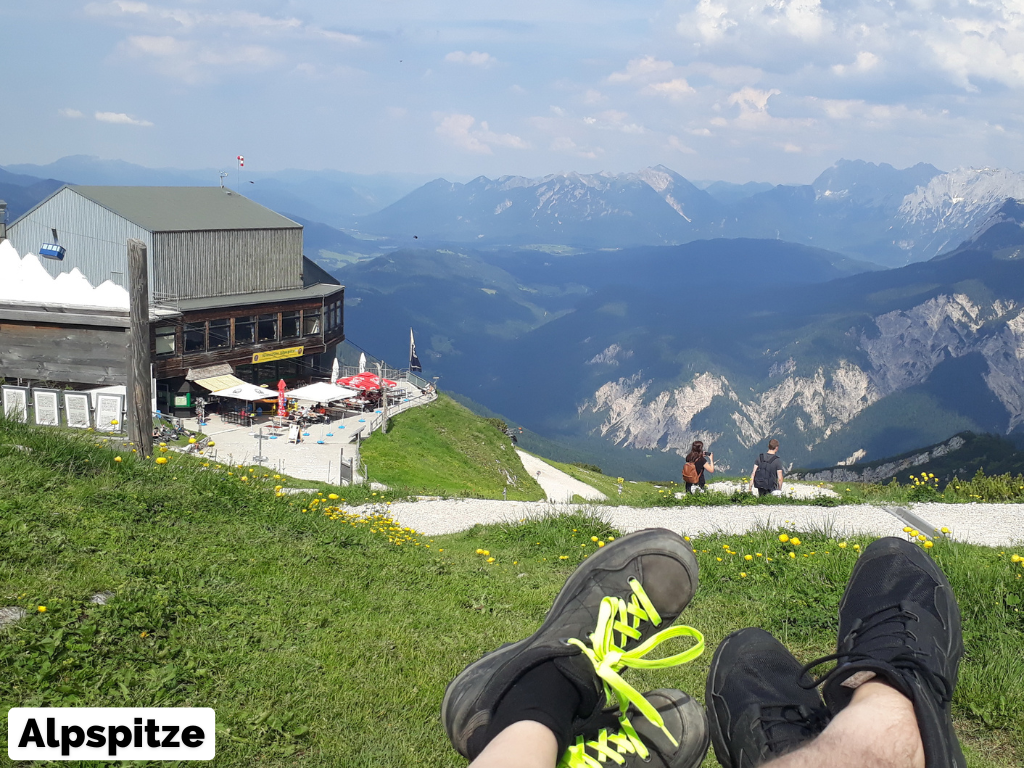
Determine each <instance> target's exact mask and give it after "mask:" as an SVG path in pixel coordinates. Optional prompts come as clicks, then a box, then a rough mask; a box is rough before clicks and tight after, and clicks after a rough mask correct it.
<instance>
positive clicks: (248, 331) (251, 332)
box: [235, 317, 256, 347]
mask: <svg viewBox="0 0 1024 768" xmlns="http://www.w3.org/2000/svg"><path fill="white" fill-rule="evenodd" d="M255 343H256V318H255V317H236V318H235V346H236V347H237V346H240V345H243V344H255Z"/></svg>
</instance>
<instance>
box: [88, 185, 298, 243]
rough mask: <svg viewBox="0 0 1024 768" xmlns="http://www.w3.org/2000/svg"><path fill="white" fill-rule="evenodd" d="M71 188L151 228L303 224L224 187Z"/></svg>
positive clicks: (187, 229)
mask: <svg viewBox="0 0 1024 768" xmlns="http://www.w3.org/2000/svg"><path fill="white" fill-rule="evenodd" d="M71 189H73V190H74V191H75V192H77V193H78V194H80V195H81V196H82V197H85V198H87V199H89V200H92V201H93V202H94V203H97V204H99V205H102V206H103V207H104V208H106V209H108V210H110V211H113V212H114V213H116V214H117V215H118V216H122V217H124V218H126V219H128V221H131V222H133V223H135V224H138V225H139V226H140V227H142V228H143V229H146V230H149V231H150V232H192V231H196V230H218V229H299V228H301V227H302V225H301V224H297V223H296V222H294V221H292V220H291V219H287V218H285V217H284V216H282V215H281V214H279V213H275V212H274V211H272V210H270V209H269V208H264V207H263V206H262V205H260V204H259V203H255V202H253V201H252V200H250V199H248V198H247V197H243V196H242V195H240V194H238V193H237V192H233V191H232V190H230V189H225V188H222V187H86V186H72V187H71Z"/></svg>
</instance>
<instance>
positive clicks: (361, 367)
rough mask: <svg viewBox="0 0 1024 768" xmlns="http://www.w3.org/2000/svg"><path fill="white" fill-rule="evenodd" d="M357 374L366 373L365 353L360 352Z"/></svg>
mask: <svg viewBox="0 0 1024 768" xmlns="http://www.w3.org/2000/svg"><path fill="white" fill-rule="evenodd" d="M359 372H360V373H366V353H365V352H362V353H360V355H359Z"/></svg>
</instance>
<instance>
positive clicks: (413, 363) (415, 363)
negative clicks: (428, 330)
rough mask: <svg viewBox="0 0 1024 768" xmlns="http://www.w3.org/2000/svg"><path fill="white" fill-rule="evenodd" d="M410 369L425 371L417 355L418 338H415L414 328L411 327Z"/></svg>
mask: <svg viewBox="0 0 1024 768" xmlns="http://www.w3.org/2000/svg"><path fill="white" fill-rule="evenodd" d="M409 370H410V371H420V372H421V373H422V371H423V366H422V365H420V359H419V358H418V357H416V339H415V338H413V335H412V328H410V329H409Z"/></svg>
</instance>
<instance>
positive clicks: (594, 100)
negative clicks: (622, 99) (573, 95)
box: [581, 88, 608, 105]
mask: <svg viewBox="0 0 1024 768" xmlns="http://www.w3.org/2000/svg"><path fill="white" fill-rule="evenodd" d="M581 100H582V101H583V103H584V104H588V105H596V104H604V102H606V101H608V97H607V96H605V95H604V94H603V93H601V92H600V91H599V90H597V89H595V88H588V89H587V90H586V91H585V92H584V94H583V97H582V99H581Z"/></svg>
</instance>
